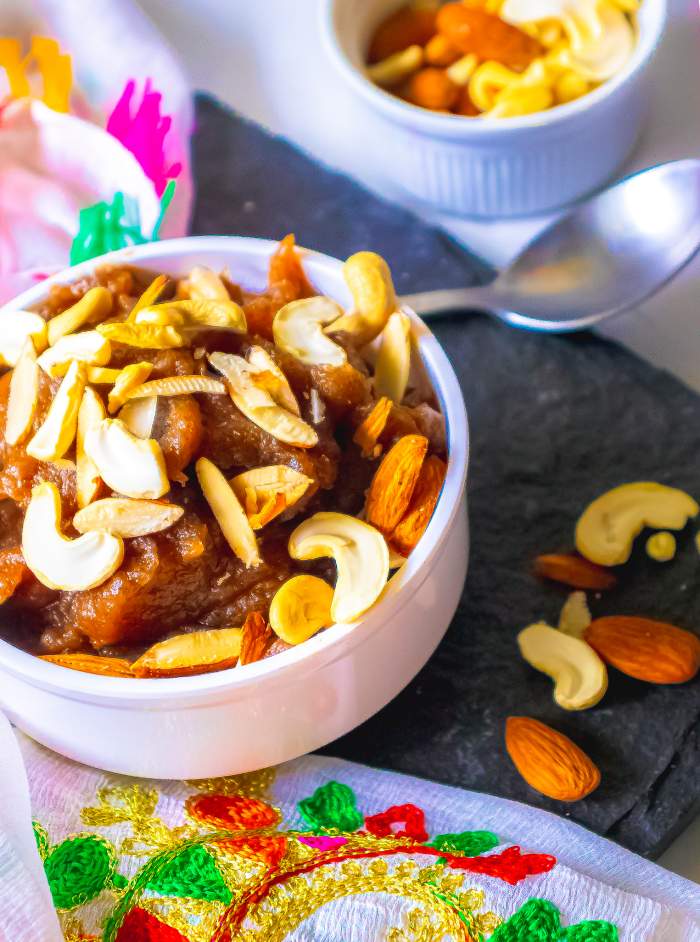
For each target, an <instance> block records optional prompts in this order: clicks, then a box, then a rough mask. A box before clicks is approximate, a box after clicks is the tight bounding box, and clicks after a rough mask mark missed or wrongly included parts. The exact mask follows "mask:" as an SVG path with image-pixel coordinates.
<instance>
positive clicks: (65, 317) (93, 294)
mask: <svg viewBox="0 0 700 942" xmlns="http://www.w3.org/2000/svg"><path fill="white" fill-rule="evenodd" d="M111 310H112V295H111V294H110V293H109V291H108V290H107V289H106V288H103V287H102V286H100V285H98V286H97V287H96V288H90V290H89V291H86V292H85V294H84V295H83V296H82V298H81V299H80V300H79V301H77V302H76V303H75V304H74V305H73V306H72V307H69V308H68V310H66V311H64V312H63V313H62V314H58V315H57V316H56V317H54V318H52V320H50V321H49V323H48V327H47V331H48V339H49V346H51V347H53V345H54V344H55V343H58V341H59V340H60V339H61V337H65V336H66V335H67V334H72V333H75V331H76V330H80V328H81V327H84V326H85V324H88V323H95V322H97V321H102V320H104V319H105V317H107V315H108V314H109V313H110V312H111ZM103 336H106V335H103Z"/></svg>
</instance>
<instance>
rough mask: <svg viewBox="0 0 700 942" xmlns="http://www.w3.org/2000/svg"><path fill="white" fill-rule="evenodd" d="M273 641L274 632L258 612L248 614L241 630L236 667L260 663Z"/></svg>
mask: <svg viewBox="0 0 700 942" xmlns="http://www.w3.org/2000/svg"><path fill="white" fill-rule="evenodd" d="M274 640H275V635H274V632H273V630H272V628H270V626H269V625H268V623H267V622H266V621H265V619H264V618H263V616H262V615H261V614H260V612H250V614H248V615H247V616H246V620H245V621H244V623H243V628H242V629H241V653H240V655H239V657H238V666H239V667H244V666H245V665H246V664H254V663H255V662H256V661H261V660H262V659H263V658H264V657H265V654H266V653H267V652H268V650H269V649H270V646H271V645H272V643H273V641H274Z"/></svg>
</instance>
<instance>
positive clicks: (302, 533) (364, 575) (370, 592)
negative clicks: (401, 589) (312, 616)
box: [289, 513, 389, 622]
mask: <svg viewBox="0 0 700 942" xmlns="http://www.w3.org/2000/svg"><path fill="white" fill-rule="evenodd" d="M289 555H290V556H291V557H292V558H293V559H319V558H320V557H322V556H330V557H332V558H333V560H334V561H335V564H336V567H337V570H338V578H337V581H336V585H335V592H334V593H333V603H332V605H331V616H332V618H333V621H334V622H351V621H354V620H355V619H356V618H358V617H359V616H360V615H361V614H362V613H363V612H366V611H367V609H368V608H370V607H371V606H372V605H374V603H375V602H376V601H377V599H378V598H379V596H380V595H381V594H382V592H383V590H384V586H385V585H386V582H387V579H388V578H389V548H388V546H387V543H386V540H385V539H384V537H383V536H382V534H381V533H380V532H379V530H375V529H374V527H371V526H370V525H369V524H368V523H364V522H363V521H362V520H358V519H357V518H356V517H350V516H348V515H347V514H340V513H317V514H314V515H313V517H309V518H308V519H307V520H305V521H304V522H303V523H301V524H299V526H298V527H297V528H296V530H294V532H293V533H292V535H291V536H290V538H289Z"/></svg>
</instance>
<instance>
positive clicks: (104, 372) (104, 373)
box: [87, 366, 121, 386]
mask: <svg viewBox="0 0 700 942" xmlns="http://www.w3.org/2000/svg"><path fill="white" fill-rule="evenodd" d="M120 373H121V370H114V369H110V368H109V367H107V366H88V371H87V377H88V383H94V385H95V386H114V384H115V383H116V381H117V379H118V378H119V374H120Z"/></svg>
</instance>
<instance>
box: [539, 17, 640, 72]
mask: <svg viewBox="0 0 700 942" xmlns="http://www.w3.org/2000/svg"><path fill="white" fill-rule="evenodd" d="M597 15H598V19H599V25H600V33H599V35H597V36H596V37H595V38H593V37H588V36H585V35H583V36H581V37H577V35H576V32H575V21H571V20H565V21H564V28H565V29H566V30H567V32H568V33H569V35H570V38H571V46H570V48H565V49H562V50H561V51H560V52H559V53H558V55H557V61H558V64H560V65H564V66H567V67H568V68H570V69H573V70H574V71H575V72H577V73H578V74H579V75H580V76H582V77H583V78H585V79H587V80H588V81H589V82H605V81H606V80H607V79H609V78H612V76H613V75H616V74H617V73H618V72H619V71H620V70H621V69H622V68H623V67H624V66H625V63H626V62H627V61H628V59H629V58H630V56H631V55H632V53H633V51H634V44H635V36H634V30H633V29H632V26H631V24H630V21H629V20H628V19H627V17H626V16H625V14H624V13H623V12H622V10H619V9H618V8H617V7H615V6H613V5H612V4H607V3H601V4H600V5H599V6H598V8H597ZM572 27H574V32H572Z"/></svg>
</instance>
